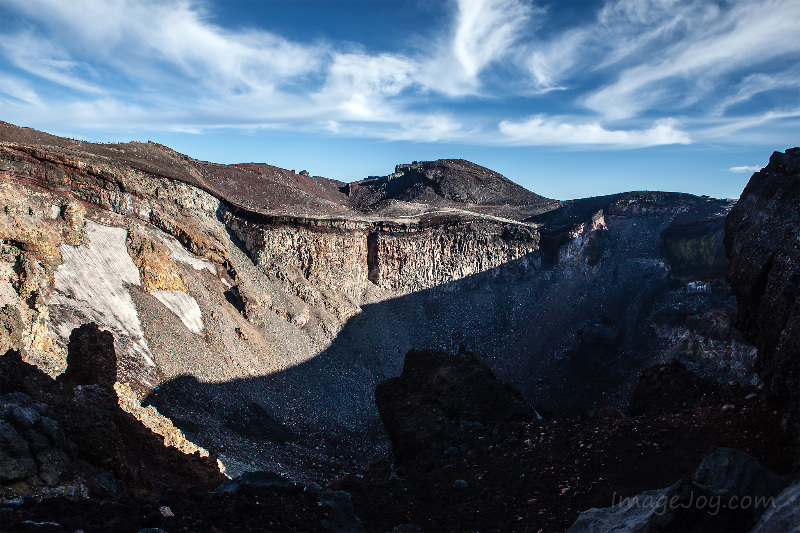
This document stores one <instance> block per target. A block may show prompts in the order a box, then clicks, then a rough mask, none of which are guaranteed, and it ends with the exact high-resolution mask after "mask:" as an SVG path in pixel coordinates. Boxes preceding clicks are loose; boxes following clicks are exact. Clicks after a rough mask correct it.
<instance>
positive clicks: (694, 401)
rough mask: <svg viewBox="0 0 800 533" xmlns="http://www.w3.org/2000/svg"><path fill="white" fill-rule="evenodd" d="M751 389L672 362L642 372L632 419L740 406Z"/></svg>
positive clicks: (635, 393) (631, 400) (633, 400)
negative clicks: (702, 407) (720, 381)
mask: <svg viewBox="0 0 800 533" xmlns="http://www.w3.org/2000/svg"><path fill="white" fill-rule="evenodd" d="M750 390H751V389H750V388H749V387H747V386H745V385H740V384H737V383H726V384H723V383H717V382H715V381H713V380H711V379H706V378H702V377H700V376H698V375H696V374H694V373H693V372H690V371H689V370H687V368H686V367H685V366H683V365H682V364H681V363H680V361H677V360H674V359H673V360H672V361H670V362H669V363H666V364H662V365H655V366H653V367H650V368H648V369H646V370H644V371H642V374H641V376H640V378H639V383H638V384H637V385H636V388H635V389H634V391H633V394H632V395H631V398H630V403H629V407H628V409H629V411H630V414H631V415H632V416H639V415H660V414H664V413H680V412H682V411H687V410H694V409H696V408H698V407H700V406H708V405H717V406H722V405H726V404H732V405H736V404H739V405H741V403H742V399H743V398H744V397H745V396H746V395H747V393H748V392H749V391H750Z"/></svg>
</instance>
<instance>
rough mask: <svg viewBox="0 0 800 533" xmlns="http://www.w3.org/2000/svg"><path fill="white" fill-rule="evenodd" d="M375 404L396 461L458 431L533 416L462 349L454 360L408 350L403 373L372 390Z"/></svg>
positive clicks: (440, 442)
mask: <svg viewBox="0 0 800 533" xmlns="http://www.w3.org/2000/svg"><path fill="white" fill-rule="evenodd" d="M375 401H376V403H377V405H378V412H379V413H380V415H381V420H382V421H383V425H384V428H385V429H386V433H387V434H388V435H389V439H390V440H391V441H392V450H393V452H394V455H395V457H396V458H397V460H398V461H400V462H402V461H406V460H409V459H412V458H414V457H415V456H416V455H418V454H419V453H420V452H423V451H426V450H430V449H431V448H432V447H434V448H438V447H441V446H445V443H444V441H443V439H446V438H447V437H446V435H448V434H449V433H452V432H453V431H454V430H457V429H458V428H459V426H462V425H469V426H472V425H473V424H475V423H477V424H478V425H481V426H486V425H488V424H498V423H502V422H510V421H528V420H531V419H532V418H534V417H535V416H536V413H535V411H534V410H533V409H532V408H531V407H530V406H529V405H528V404H527V403H526V402H525V400H524V399H523V398H522V395H521V394H520V393H519V392H518V391H516V390H515V389H514V388H513V387H511V386H510V385H507V384H504V383H502V382H501V381H500V380H499V379H497V377H496V376H495V375H494V374H493V373H492V371H491V370H489V367H487V366H486V365H485V364H484V363H483V362H481V360H480V359H478V357H477V356H476V355H475V354H472V353H470V352H467V351H466V350H464V349H463V348H462V349H461V350H460V351H459V352H458V353H457V354H455V355H450V354H447V353H445V352H442V351H439V350H422V351H420V350H411V351H410V352H408V353H407V354H406V358H405V361H404V363H403V373H402V374H401V375H400V376H398V377H396V378H391V379H388V380H386V381H384V382H382V383H379V384H378V386H377V387H376V388H375ZM445 448H449V446H445ZM444 452H445V453H447V449H445V450H444Z"/></svg>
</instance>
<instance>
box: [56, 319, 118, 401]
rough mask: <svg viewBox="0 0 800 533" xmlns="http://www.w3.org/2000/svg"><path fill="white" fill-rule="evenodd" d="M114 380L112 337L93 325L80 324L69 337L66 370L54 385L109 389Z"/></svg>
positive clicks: (114, 367) (114, 364) (115, 359)
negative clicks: (90, 386)
mask: <svg viewBox="0 0 800 533" xmlns="http://www.w3.org/2000/svg"><path fill="white" fill-rule="evenodd" d="M116 380H117V354H116V353H115V352H114V336H113V335H112V334H111V333H109V332H108V331H101V330H100V328H99V327H98V326H97V324H94V323H90V324H84V325H82V326H81V327H79V328H76V329H74V330H73V331H72V334H71V335H70V336H69V354H68V355H67V369H66V370H65V371H64V373H63V374H61V375H60V376H58V381H61V382H63V383H66V384H68V385H71V386H73V387H75V386H78V385H95V384H97V385H101V386H103V387H108V388H113V387H114V382H115V381H116Z"/></svg>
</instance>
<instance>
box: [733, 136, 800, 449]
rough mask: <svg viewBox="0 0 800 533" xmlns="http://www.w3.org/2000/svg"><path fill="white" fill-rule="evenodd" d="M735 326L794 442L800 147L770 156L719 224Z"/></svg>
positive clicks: (799, 340)
mask: <svg viewBox="0 0 800 533" xmlns="http://www.w3.org/2000/svg"><path fill="white" fill-rule="evenodd" d="M725 252H726V253H727V254H728V258H729V259H730V266H729V268H728V280H729V282H730V285H731V289H732V290H733V292H734V294H736V300H737V303H738V306H739V310H738V315H737V323H736V326H737V327H738V328H739V329H741V330H742V332H743V333H744V334H745V336H746V337H747V338H748V339H750V340H751V341H752V342H753V343H754V344H755V345H756V346H757V347H758V360H757V371H758V372H759V373H760V374H761V377H762V378H763V380H764V383H765V384H766V386H767V388H768V390H769V391H770V392H771V393H772V394H773V396H774V397H775V399H776V400H778V401H779V402H780V403H782V404H783V412H784V422H785V426H786V428H787V429H789V430H790V431H791V432H792V433H793V435H794V436H795V438H797V437H798V427H799V426H798V414H799V410H800V370H798V368H800V302H799V301H798V296H799V295H800V148H792V149H790V150H786V152H785V153H780V152H775V153H773V154H772V157H770V160H769V164H768V165H767V166H766V167H764V168H763V169H762V170H761V171H760V172H756V173H755V174H753V176H752V177H751V178H750V181H749V183H748V184H747V187H745V189H744V191H743V192H742V196H741V198H740V199H739V202H738V203H737V204H736V206H734V207H733V209H731V211H730V213H729V214H728V217H727V219H726V221H725Z"/></svg>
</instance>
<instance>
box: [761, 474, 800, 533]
mask: <svg viewBox="0 0 800 533" xmlns="http://www.w3.org/2000/svg"><path fill="white" fill-rule="evenodd" d="M798 531H800V482H797V483H794V484H793V485H791V486H790V487H787V488H786V489H785V490H784V491H783V492H781V493H780V495H779V496H778V497H777V498H775V501H774V502H773V505H772V506H771V507H770V508H769V509H768V510H767V512H765V513H764V515H763V516H762V517H761V520H759V521H758V524H756V527H754V528H753V531H752V533H797V532H798Z"/></svg>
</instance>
